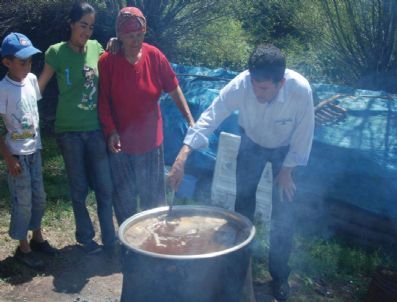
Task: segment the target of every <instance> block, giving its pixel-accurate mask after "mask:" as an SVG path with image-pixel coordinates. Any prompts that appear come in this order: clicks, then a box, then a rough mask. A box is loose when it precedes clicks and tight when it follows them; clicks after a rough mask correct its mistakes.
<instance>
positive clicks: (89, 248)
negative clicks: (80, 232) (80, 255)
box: [82, 240, 102, 255]
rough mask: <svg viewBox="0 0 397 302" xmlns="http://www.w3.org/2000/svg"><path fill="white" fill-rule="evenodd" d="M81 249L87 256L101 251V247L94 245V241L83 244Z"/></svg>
mask: <svg viewBox="0 0 397 302" xmlns="http://www.w3.org/2000/svg"><path fill="white" fill-rule="evenodd" d="M82 248H83V250H84V252H86V254H88V255H93V254H97V253H99V252H100V251H102V248H101V246H100V245H99V244H98V243H96V242H95V241H94V240H91V241H90V242H88V243H86V244H83V245H82Z"/></svg>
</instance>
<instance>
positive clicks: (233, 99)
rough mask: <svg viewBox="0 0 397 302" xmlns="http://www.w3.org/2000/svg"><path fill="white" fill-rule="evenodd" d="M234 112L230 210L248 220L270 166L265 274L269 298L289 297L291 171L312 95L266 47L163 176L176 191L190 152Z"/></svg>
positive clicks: (309, 126) (305, 148)
mask: <svg viewBox="0 0 397 302" xmlns="http://www.w3.org/2000/svg"><path fill="white" fill-rule="evenodd" d="M236 110H238V111H239V119H238V121H239V125H240V127H241V133H242V134H241V144H240V149H239V152H238V156H237V169H236V170H237V171H236V185H237V190H236V191H237V196H236V204H235V210H236V211H237V212H239V213H241V214H243V215H245V216H247V217H248V218H250V219H251V220H253V218H254V212H255V206H256V199H255V196H256V190H257V186H258V183H259V180H260V177H261V175H262V172H263V169H264V167H265V165H266V163H267V162H270V163H271V164H272V170H273V196H272V218H271V231H270V253H269V271H270V274H271V275H272V278H273V282H272V287H273V294H274V296H275V298H276V299H278V300H286V299H287V298H288V294H289V285H288V276H289V273H290V268H289V266H288V260H289V256H290V253H291V249H292V236H293V228H294V225H293V217H294V203H292V201H293V199H294V196H295V191H296V186H295V182H294V179H293V175H292V171H293V170H294V168H295V167H297V166H305V165H306V164H307V161H308V158H309V154H310V150H311V145H312V140H313V130H314V108H313V98H312V90H311V88H310V85H309V83H308V81H307V80H306V79H305V78H304V77H303V76H302V75H300V74H299V73H297V72H295V71H293V70H290V69H286V62H285V57H284V56H283V54H282V53H281V51H280V50H279V49H278V48H277V47H275V46H273V45H270V44H262V45H259V46H258V47H257V48H256V49H255V50H254V51H253V53H252V54H251V56H250V58H249V61H248V70H245V71H243V72H242V73H240V74H239V75H238V76H236V77H235V78H234V79H233V80H232V81H231V82H229V83H228V84H227V85H226V86H225V87H224V88H223V89H222V90H221V91H220V94H219V96H218V97H217V98H215V100H214V101H213V103H212V104H211V105H210V107H208V108H207V110H205V111H204V112H203V113H202V114H201V116H200V118H199V120H198V121H197V123H196V124H195V125H194V126H193V127H190V128H189V130H188V132H187V135H186V137H185V139H184V145H183V147H182V149H181V150H180V152H179V154H178V156H177V158H176V160H175V162H174V164H173V166H172V168H171V171H170V173H169V177H168V183H169V184H170V186H171V187H173V188H174V189H177V188H178V187H179V185H180V182H181V180H182V178H183V174H184V167H185V162H186V160H187V158H188V156H189V154H190V152H191V151H192V150H193V149H199V148H203V147H206V146H208V137H209V136H210V134H211V133H212V132H213V131H214V130H215V129H216V128H217V127H218V126H219V125H220V124H221V122H222V121H223V120H224V119H225V118H227V117H228V116H229V115H231V114H232V113H233V112H234V111H236Z"/></svg>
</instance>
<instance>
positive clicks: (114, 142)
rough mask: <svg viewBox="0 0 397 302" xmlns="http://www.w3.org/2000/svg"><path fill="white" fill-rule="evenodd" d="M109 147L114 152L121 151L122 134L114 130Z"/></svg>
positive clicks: (110, 136) (109, 138)
mask: <svg viewBox="0 0 397 302" xmlns="http://www.w3.org/2000/svg"><path fill="white" fill-rule="evenodd" d="M108 148H109V150H110V151H111V152H113V153H119V152H120V151H121V142H120V136H119V134H118V133H117V132H116V131H114V132H112V133H111V134H110V135H109V137H108Z"/></svg>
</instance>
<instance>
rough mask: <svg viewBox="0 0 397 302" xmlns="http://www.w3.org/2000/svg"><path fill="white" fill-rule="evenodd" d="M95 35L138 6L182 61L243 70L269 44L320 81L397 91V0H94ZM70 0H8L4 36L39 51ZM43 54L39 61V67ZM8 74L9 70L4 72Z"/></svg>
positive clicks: (3, 8)
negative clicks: (22, 39) (21, 38)
mask: <svg viewBox="0 0 397 302" xmlns="http://www.w3.org/2000/svg"><path fill="white" fill-rule="evenodd" d="M88 2H90V3H91V4H93V5H94V7H96V8H97V11H98V14H97V22H96V28H95V32H94V38H95V39H98V40H99V41H100V42H101V43H102V44H103V45H104V46H105V45H106V42H107V41H108V39H109V38H110V37H112V36H114V21H115V18H116V15H117V12H118V11H119V9H120V8H121V7H123V6H126V5H135V6H138V7H140V8H141V9H142V11H143V12H144V14H145V16H146V17H147V20H148V34H147V37H146V41H147V42H149V43H151V44H154V45H156V46H158V47H159V48H160V49H161V50H162V51H163V52H164V53H165V54H166V55H167V56H168V57H169V59H170V60H171V61H173V62H175V63H179V64H188V65H195V66H207V67H211V68H217V67H224V68H228V69H231V70H236V71H241V70H243V69H245V68H246V62H247V58H248V56H249V53H250V52H251V51H252V49H253V48H254V47H255V45H257V44H259V43H268V42H271V43H273V44H275V45H276V46H278V47H279V48H281V49H282V50H283V51H284V52H285V54H286V55H287V59H288V65H289V67H291V68H294V69H297V70H298V71H300V72H301V73H303V74H304V75H305V76H306V77H308V78H309V80H311V81H314V82H328V83H336V84H345V85H350V86H357V87H360V88H369V89H385V90H388V91H390V92H396V91H397V87H394V86H396V85H394V84H393V83H394V82H395V80H396V79H397V71H396V69H397V59H396V58H397V51H396V47H397V46H396V44H397V43H396V28H397V26H396V23H397V2H396V1H394V0H357V1H353V0H245V1H243V0H236V1H228V0H217V1H216V0H201V1H197V0H136V1H124V0H96V1H95V0H92V1H88ZM72 3H73V1H71V0H23V1H22V0H13V1H10V0H3V1H1V2H0V36H1V37H4V36H5V35H6V34H8V33H9V32H11V31H18V32H22V33H25V34H26V35H28V36H29V37H30V38H31V40H32V41H33V42H34V44H35V45H37V46H38V47H39V48H40V49H42V50H46V49H47V47H48V46H49V45H51V44H53V43H56V42H58V41H61V40H65V39H67V37H66V35H65V29H66V26H67V23H66V16H67V13H68V11H69V9H70V7H71V5H72ZM42 60H43V59H42V57H38V58H37V59H36V63H35V66H34V71H35V72H39V71H40V69H41V66H42ZM2 71H3V72H4V69H3V70H2Z"/></svg>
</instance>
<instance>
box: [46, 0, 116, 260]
mask: <svg viewBox="0 0 397 302" xmlns="http://www.w3.org/2000/svg"><path fill="white" fill-rule="evenodd" d="M68 21H69V26H70V30H71V32H70V39H69V41H67V42H60V43H57V44H54V45H51V46H50V47H49V48H48V49H47V51H46V53H45V65H44V69H43V71H42V73H41V75H40V77H39V87H40V90H41V92H43V90H44V89H45V87H46V85H47V83H48V81H49V80H50V79H51V77H52V76H53V75H54V74H55V75H56V78H57V83H58V88H59V95H58V105H57V111H56V120H55V132H56V136H57V142H58V145H59V147H60V150H61V152H62V156H63V159H64V162H65V168H66V173H67V176H68V182H69V189H70V194H71V198H72V203H73V212H74V217H75V222H76V240H77V242H79V243H80V244H81V245H82V247H83V249H84V250H85V251H86V252H87V253H89V254H92V253H96V252H99V251H100V250H101V247H100V246H99V245H98V244H97V243H96V242H95V241H94V240H93V238H94V235H95V231H94V228H93V225H92V221H91V219H90V216H89V213H88V211H87V206H86V198H87V195H88V191H89V186H91V187H92V188H93V190H94V191H95V196H96V200H97V205H98V207H97V209H98V217H99V222H100V226H101V233H102V242H103V244H104V248H105V251H107V250H108V251H109V252H112V251H113V249H114V245H115V241H116V237H115V230H114V224H113V209H112V180H111V177H110V170H109V162H108V154H107V150H106V144H105V140H104V136H103V134H102V131H101V129H100V125H99V120H98V113H97V95H98V67H97V63H98V59H99V56H100V55H101V54H102V52H103V48H102V46H101V45H100V44H99V43H98V41H96V40H89V39H90V37H91V35H92V33H93V29H94V23H95V10H94V8H93V7H92V6H91V5H89V4H87V3H84V2H83V3H80V2H76V3H75V4H74V5H73V7H72V9H71V11H70V14H69V20H68Z"/></svg>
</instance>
